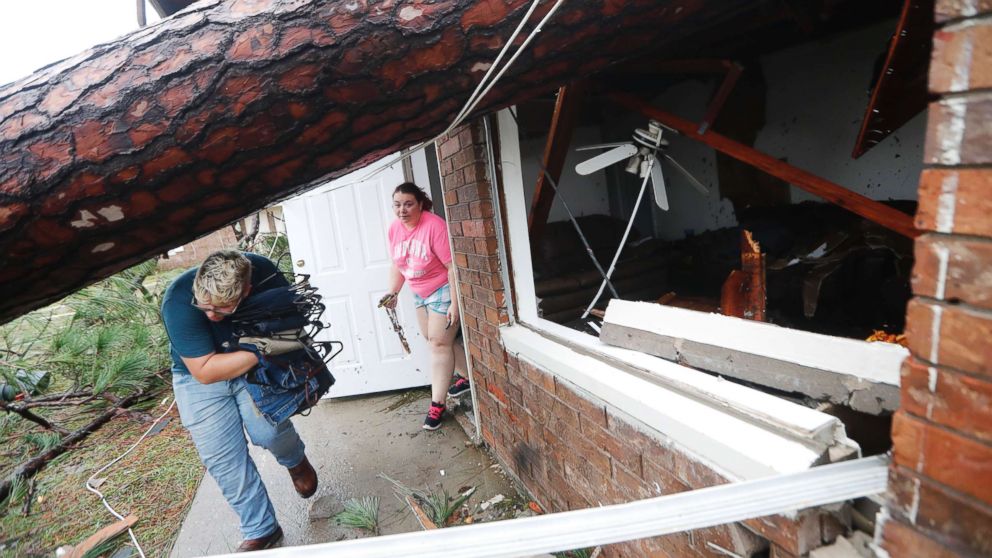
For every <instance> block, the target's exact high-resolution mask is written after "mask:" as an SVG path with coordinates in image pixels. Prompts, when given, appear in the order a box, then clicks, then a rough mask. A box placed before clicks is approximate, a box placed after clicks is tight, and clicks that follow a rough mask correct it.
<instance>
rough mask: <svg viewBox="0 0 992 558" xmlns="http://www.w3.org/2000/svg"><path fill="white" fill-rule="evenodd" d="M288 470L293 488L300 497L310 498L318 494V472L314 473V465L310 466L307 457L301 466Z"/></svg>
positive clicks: (301, 462)
mask: <svg viewBox="0 0 992 558" xmlns="http://www.w3.org/2000/svg"><path fill="white" fill-rule="evenodd" d="M288 470H289V476H290V477H291V478H292V479H293V487H294V488H296V492H297V493H299V495H300V496H302V497H304V498H309V497H311V496H313V494H314V492H317V471H314V469H313V465H310V460H309V459H307V458H306V456H304V457H303V461H300V464H299V465H297V466H296V467H290V468H289V469H288Z"/></svg>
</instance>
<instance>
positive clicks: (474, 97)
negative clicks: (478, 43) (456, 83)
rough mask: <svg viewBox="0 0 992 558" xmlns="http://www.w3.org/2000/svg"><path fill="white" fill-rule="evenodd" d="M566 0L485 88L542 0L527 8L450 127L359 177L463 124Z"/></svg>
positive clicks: (560, 2) (543, 21)
mask: <svg viewBox="0 0 992 558" xmlns="http://www.w3.org/2000/svg"><path fill="white" fill-rule="evenodd" d="M564 1H565V0H557V1H556V2H555V4H554V6H552V7H551V9H550V10H548V13H547V14H545V16H544V17H543V18H542V19H541V21H540V22H539V23H538V24H537V26H536V27H535V28H534V30H533V31H531V33H530V34H529V35H528V36H527V39H525V40H524V42H523V44H521V45H520V47H519V48H517V50H516V51H515V52H514V53H513V56H511V57H510V59H509V60H507V62H506V64H505V65H503V67H502V68H501V69H500V70H499V72H498V73H497V74H496V76H495V77H494V78H493V79H492V82H490V83H489V84H488V85H485V89H482V87H483V85H484V84H486V81H487V80H488V78H489V76H491V75H492V73H493V72H494V71H495V70H496V68H497V67H498V65H499V62H500V61H501V60H502V59H503V56H504V55H505V54H506V52H507V51H508V49H509V48H510V46H511V45H513V41H514V40H515V39H516V37H517V35H518V34H519V33H520V31H522V30H523V28H524V26H525V25H526V24H527V22H528V21H530V16H531V15H532V14H533V13H534V10H535V9H536V8H537V6H538V4H540V3H541V0H534V2H533V3H532V4H531V6H530V8H529V9H528V10H527V13H526V14H524V18H523V20H521V21H520V23H519V24H518V25H517V27H516V29H514V30H513V33H512V34H511V35H510V38H509V40H507V42H506V44H505V45H503V48H502V49H500V52H499V54H497V55H496V58H495V60H493V63H492V65H490V66H489V70H488V71H487V72H486V75H484V76H483V77H482V80H481V81H480V82H479V84H478V85H476V87H475V91H473V92H472V94H471V95H470V96H469V98H468V100H466V101H465V104H464V105H463V106H462V109H461V110H460V111H458V114H457V115H456V116H455V118H454V119H453V120H452V121H451V123H450V124H449V125H448V127H447V128H445V129H444V131H442V132H441V133H439V134H437V135H436V136H434V137H433V138H431V139H430V140H427V141H422V142H420V143H418V144H417V145H415V146H413V147H409V148H406V149H404V150H402V151H400V154H399V155H397V156H395V157H393V158H392V159H389V160H388V161H387V162H386V163H382V164H379V165H378V166H376V167H375V169H373V170H371V171H369V172H368V173H367V174H365V176H363V177H362V178H361V179H359V181H360V182H364V181H365V180H368V179H369V178H372V177H373V176H375V175H377V174H379V173H380V172H382V171H383V170H385V169H386V168H388V167H390V166H392V165H395V164H396V163H397V162H399V161H402V160H403V159H406V158H408V157H409V156H410V155H412V154H413V153H414V152H416V151H417V150H419V149H422V148H423V147H424V146H427V145H430V144H432V143H434V142H436V141H437V140H439V139H441V137H442V136H444V135H446V134H447V133H448V132H450V131H451V130H453V129H455V127H457V126H458V125H459V124H461V123H462V121H464V120H465V118H466V117H467V116H468V115H469V114H471V113H472V111H473V110H474V109H475V107H476V106H478V104H479V102H480V101H482V99H483V97H485V96H486V94H487V93H489V91H490V90H491V89H492V88H493V86H495V85H496V83H498V82H499V80H500V78H502V77H503V74H505V73H506V71H507V70H509V69H510V66H512V65H513V63H514V62H515V61H516V59H517V57H518V56H520V54H521V53H523V51H524V50H526V48H527V46H528V45H529V44H530V42H531V41H532V40H534V38H535V37H536V36H537V34H538V33H540V32H541V29H542V28H543V27H544V25H545V24H546V23H547V22H548V20H549V19H551V16H552V15H554V13H555V12H556V11H558V8H560V7H561V5H562V4H563V3H564ZM480 89H482V92H481V93H479V90H480Z"/></svg>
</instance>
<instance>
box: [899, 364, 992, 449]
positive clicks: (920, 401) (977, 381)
mask: <svg viewBox="0 0 992 558" xmlns="http://www.w3.org/2000/svg"><path fill="white" fill-rule="evenodd" d="M931 381H932V382H933V385H934V390H933V391H931V390H930V383H931ZM900 387H901V389H902V409H903V410H905V411H906V412H908V413H911V414H913V415H916V416H918V417H921V418H926V419H929V420H932V421H934V422H936V423H938V424H941V425H944V426H947V427H948V428H953V429H954V430H957V431H959V432H962V433H964V434H967V435H969V436H973V437H975V438H978V439H981V440H985V441H986V442H992V382H990V381H988V380H984V379H981V378H976V377H974V376H969V375H967V374H961V373H960V372H957V371H954V370H949V369H947V368H943V367H928V366H927V365H926V363H924V362H921V361H919V360H917V359H913V358H908V359H906V361H905V362H904V363H903V366H902V379H901V382H900Z"/></svg>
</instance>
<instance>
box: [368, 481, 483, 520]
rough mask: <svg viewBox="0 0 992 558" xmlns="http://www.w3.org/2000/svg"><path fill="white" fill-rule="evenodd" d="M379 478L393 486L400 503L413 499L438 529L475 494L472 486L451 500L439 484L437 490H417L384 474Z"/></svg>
mask: <svg viewBox="0 0 992 558" xmlns="http://www.w3.org/2000/svg"><path fill="white" fill-rule="evenodd" d="M379 476H380V477H382V478H384V479H386V480H387V481H389V482H391V483H392V484H393V487H394V490H395V492H396V497H397V498H399V500H400V501H401V502H404V501H405V499H406V497H407V496H409V497H411V498H413V499H414V500H415V501H416V502H417V504H418V505H420V507H422V508H423V509H424V513H426V514H427V517H428V518H429V519H430V520H431V521H433V522H434V524H435V525H437V526H438V527H445V526H446V525H447V524H448V520H449V519H450V518H451V516H452V515H454V514H455V512H456V511H458V508H460V507H462V505H463V504H464V503H465V502H467V501H468V499H469V498H470V497H471V496H472V494H473V493H475V487H474V486H473V487H472V488H470V489H468V490H466V491H465V492H462V493H461V494H459V495H458V496H457V497H456V498H452V497H451V495H450V494H448V491H447V489H445V488H444V486H442V485H441V484H440V483H438V488H437V489H434V488H428V489H426V490H417V489H414V488H410V487H409V486H406V485H405V484H403V483H401V482H399V481H398V480H395V479H393V478H391V477H389V476H388V475H386V474H385V473H380V474H379Z"/></svg>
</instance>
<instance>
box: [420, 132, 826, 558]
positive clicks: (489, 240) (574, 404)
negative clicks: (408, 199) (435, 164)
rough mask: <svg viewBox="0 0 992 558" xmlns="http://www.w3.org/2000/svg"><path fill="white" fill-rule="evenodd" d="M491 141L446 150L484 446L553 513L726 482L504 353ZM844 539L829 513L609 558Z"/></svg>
mask: <svg viewBox="0 0 992 558" xmlns="http://www.w3.org/2000/svg"><path fill="white" fill-rule="evenodd" d="M484 142H485V138H484V135H483V131H482V127H481V126H479V125H478V124H472V125H465V126H462V127H460V128H458V129H457V130H455V131H453V132H452V133H451V134H450V135H449V136H448V137H447V138H446V139H445V140H443V141H439V142H438V145H439V154H440V166H441V176H442V179H443V184H444V192H445V193H444V202H445V206H446V211H447V216H448V226H449V229H450V231H451V235H452V244H453V246H452V247H453V251H454V261H455V263H456V265H457V266H458V273H459V283H460V285H459V287H460V290H461V306H462V316H463V320H464V323H465V325H466V327H467V328H468V335H467V340H468V347H469V352H470V354H471V358H472V365H473V374H474V378H473V379H474V381H475V389H476V392H477V395H478V406H479V409H478V410H479V415H480V422H481V424H480V430H481V432H482V437H483V439H484V441H485V443H486V444H487V445H488V446H489V448H490V449H491V450H492V451H493V452H494V453H495V455H496V456H497V458H498V459H499V460H500V461H502V462H503V463H504V465H506V466H507V468H508V469H509V470H510V471H511V472H512V473H513V474H514V475H515V476H516V477H517V478H518V479H519V480H520V481H521V482H522V483H523V484H524V486H525V487H526V488H527V490H528V491H530V493H531V494H532V496H533V497H534V498H535V499H536V500H537V501H538V502H539V503H540V504H541V505H542V506H543V507H544V508H545V509H546V510H548V511H563V510H570V509H578V508H586V507H590V506H596V505H600V504H615V503H621V502H627V501H630V500H633V499H640V498H647V497H652V496H657V495H661V494H671V493H676V492H682V491H685V490H690V489H696V488H702V487H705V486H712V485H715V484H722V483H725V482H727V479H726V478H724V477H722V476H721V475H720V473H718V472H717V471H716V470H714V469H713V468H712V467H710V466H709V465H707V464H706V463H703V462H701V461H700V460H699V459H697V458H695V457H694V456H692V455H689V454H687V453H686V452H684V451H681V450H680V449H679V448H677V447H675V446H674V445H673V444H672V443H671V442H670V441H666V440H665V439H664V438H663V436H662V435H661V434H660V433H657V432H650V431H648V430H647V429H646V428H643V427H642V426H640V425H638V424H636V423H635V422H634V421H633V420H632V419H630V418H629V417H626V416H625V414H624V413H623V412H622V410H619V409H615V408H612V407H610V406H609V405H607V404H606V403H605V402H604V401H602V400H600V399H598V398H597V397H595V396H594V395H592V394H588V393H584V392H582V391H581V390H580V389H578V388H577V387H575V386H573V385H571V384H570V383H568V382H567V381H564V380H562V379H560V378H557V377H555V375H554V374H553V373H552V372H551V371H548V370H542V369H540V368H538V367H535V366H533V365H532V364H530V363H528V362H526V361H525V360H522V359H518V358H516V357H514V356H512V355H510V354H508V353H507V352H506V351H505V350H504V349H503V347H502V345H501V343H500V335H499V327H500V326H501V325H505V324H507V322H508V315H507V307H506V303H505V301H506V296H507V293H508V291H507V289H506V288H505V285H503V283H502V279H501V275H500V267H499V266H500V261H499V256H498V250H497V237H496V225H495V222H494V219H493V215H494V211H493V203H494V200H493V199H492V197H491V190H490V186H489V183H488V179H487V172H486V169H487V162H486V155H485V154H486V150H485V148H484V145H485V143H484ZM758 451H760V450H758ZM837 530H838V524H837V523H836V522H835V521H833V520H832V519H831V518H830V517H829V516H820V515H813V514H810V515H806V516H803V517H801V518H799V519H797V520H787V519H785V518H781V517H770V518H762V519H760V520H754V521H750V522H747V528H745V527H743V526H741V525H738V524H734V525H728V526H720V527H715V528H711V529H704V530H700V531H695V532H692V533H678V534H673V535H670V536H666V537H661V538H654V539H645V540H640V541H632V542H628V543H624V544H618V545H612V546H610V547H608V548H606V549H604V551H605V555H606V556H726V554H721V552H720V550H719V549H718V548H716V547H719V548H722V549H725V550H728V551H731V552H734V553H736V554H738V555H742V556H752V555H754V554H756V553H760V552H762V551H764V550H766V549H768V546H769V543H768V541H769V540H770V541H772V548H771V550H772V553H773V555H774V556H780V557H788V556H794V555H800V554H803V553H805V552H806V551H807V550H809V549H810V548H814V547H816V546H819V545H820V544H821V541H823V540H832V538H833V537H834V536H835V535H836V534H837ZM752 531H754V532H757V533H760V534H761V536H760V537H759V536H757V535H755V534H754V533H753V532H752ZM714 545H715V546H714Z"/></svg>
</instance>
